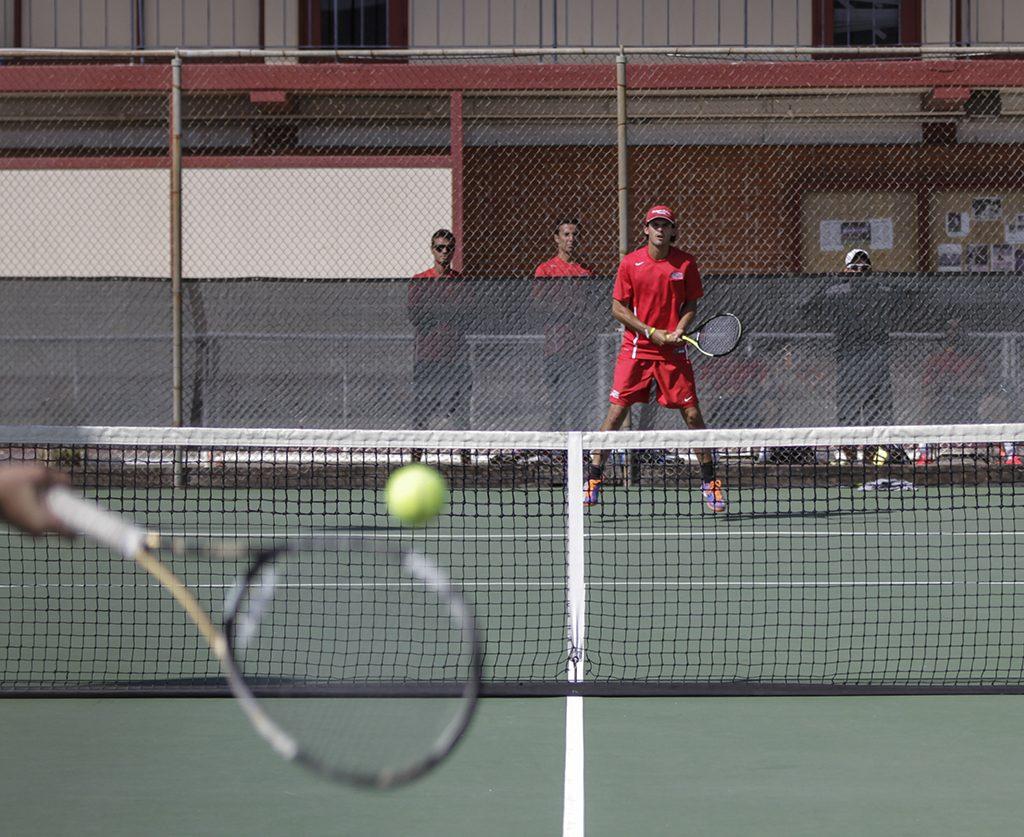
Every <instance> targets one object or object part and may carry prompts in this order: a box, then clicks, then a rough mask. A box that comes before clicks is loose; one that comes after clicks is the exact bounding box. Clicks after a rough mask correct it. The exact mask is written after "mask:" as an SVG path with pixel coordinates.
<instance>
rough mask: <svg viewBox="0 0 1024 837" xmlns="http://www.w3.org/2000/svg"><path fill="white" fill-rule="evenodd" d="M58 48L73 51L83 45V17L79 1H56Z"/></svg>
mask: <svg viewBox="0 0 1024 837" xmlns="http://www.w3.org/2000/svg"><path fill="white" fill-rule="evenodd" d="M54 6H55V7H56V14H57V44H56V45H57V46H58V47H64V48H70V49H73V48H75V47H78V46H81V44H82V16H81V14H79V12H80V11H81V9H80V8H79V5H78V0H56V2H55V3H54Z"/></svg>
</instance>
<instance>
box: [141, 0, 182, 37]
mask: <svg viewBox="0 0 1024 837" xmlns="http://www.w3.org/2000/svg"><path fill="white" fill-rule="evenodd" d="M181 4H182V0H146V11H145V16H146V45H147V46H153V47H174V46H178V45H180V44H182V43H184V38H185V33H184V32H183V31H182V20H181V12H182V5H181Z"/></svg>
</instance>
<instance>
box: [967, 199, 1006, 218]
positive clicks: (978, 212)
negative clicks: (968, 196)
mask: <svg viewBox="0 0 1024 837" xmlns="http://www.w3.org/2000/svg"><path fill="white" fill-rule="evenodd" d="M971 214H972V215H973V216H974V220H975V221H998V220H999V219H1000V218H1002V217H1003V199H1002V198H975V199H974V200H972V201H971Z"/></svg>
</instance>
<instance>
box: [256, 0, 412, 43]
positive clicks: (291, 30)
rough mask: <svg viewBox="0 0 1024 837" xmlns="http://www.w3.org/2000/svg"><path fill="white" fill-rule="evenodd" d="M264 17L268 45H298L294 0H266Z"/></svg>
mask: <svg viewBox="0 0 1024 837" xmlns="http://www.w3.org/2000/svg"><path fill="white" fill-rule="evenodd" d="M413 5H415V3H414V4H413ZM266 17H267V22H266V30H265V31H266V39H267V46H268V47H280V46H289V47H295V46H298V45H299V8H298V6H297V5H296V0H266Z"/></svg>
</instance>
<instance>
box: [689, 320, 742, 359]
mask: <svg viewBox="0 0 1024 837" xmlns="http://www.w3.org/2000/svg"><path fill="white" fill-rule="evenodd" d="M740 333H741V326H740V321H739V320H738V319H736V317H733V316H722V317H715V318H714V319H711V320H708V322H707V323H705V324H704V326H703V327H702V328H701V330H700V331H699V332H698V334H697V342H698V343H699V344H700V347H701V349H703V350H704V351H705V352H708V353H709V354H713V355H718V354H726V353H728V352H731V351H732V350H733V349H734V348H736V344H737V343H738V342H739V339H740Z"/></svg>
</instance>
